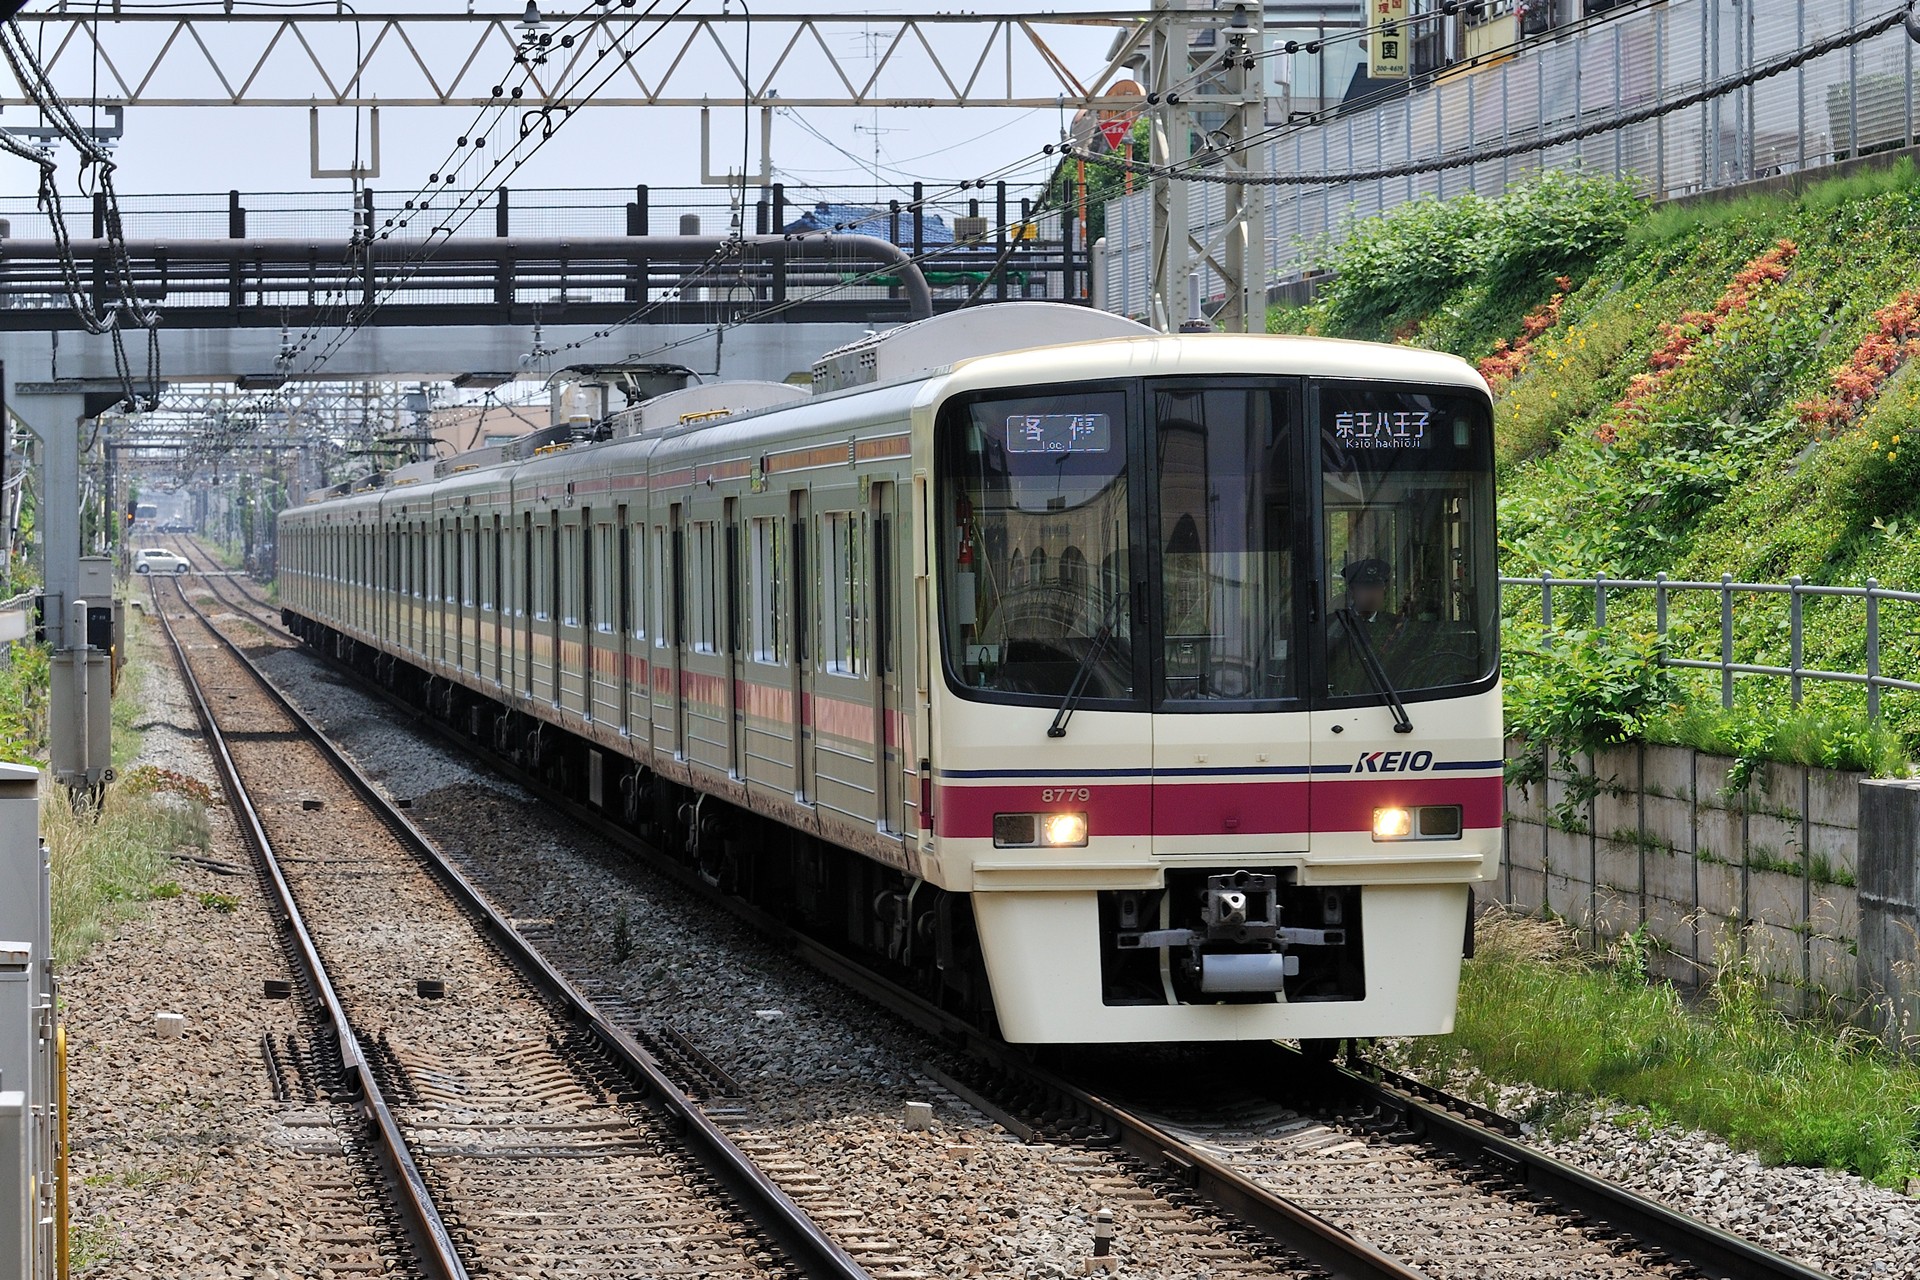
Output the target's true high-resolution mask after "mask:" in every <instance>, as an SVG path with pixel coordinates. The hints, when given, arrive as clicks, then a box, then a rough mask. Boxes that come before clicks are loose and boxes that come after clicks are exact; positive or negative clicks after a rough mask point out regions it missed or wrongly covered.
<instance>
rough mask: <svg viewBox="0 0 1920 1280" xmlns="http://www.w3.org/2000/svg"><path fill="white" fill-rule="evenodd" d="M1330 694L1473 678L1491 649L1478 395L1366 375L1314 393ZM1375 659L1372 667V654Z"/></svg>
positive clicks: (1484, 458) (1486, 445) (1492, 586)
mask: <svg viewBox="0 0 1920 1280" xmlns="http://www.w3.org/2000/svg"><path fill="white" fill-rule="evenodd" d="M1315 414H1316V417H1317V425H1318V428H1319V440H1320V447H1319V455H1320V456H1319V462H1320V477H1321V503H1320V505H1321V518H1322V520H1323V522H1324V523H1323V527H1322V530H1321V537H1320V546H1321V550H1322V554H1323V555H1324V556H1325V563H1324V565H1323V566H1322V567H1321V571H1320V572H1319V573H1318V574H1317V575H1316V576H1317V577H1318V578H1319V580H1320V581H1321V582H1322V583H1324V584H1325V586H1324V590H1325V594H1326V599H1325V601H1324V611H1325V614H1326V617H1327V619H1328V623H1327V629H1326V663H1325V668H1324V669H1325V673H1326V686H1325V696H1326V698H1327V699H1330V700H1341V699H1347V698H1363V699H1365V698H1374V697H1377V696H1378V695H1379V694H1380V693H1382V692H1383V691H1382V690H1381V688H1380V683H1381V680H1382V678H1384V680H1385V681H1386V682H1388V683H1390V684H1392V686H1393V687H1394V688H1395V689H1396V690H1398V691H1399V692H1400V693H1401V694H1402V695H1403V696H1405V695H1410V694H1415V693H1418V692H1420V691H1423V690H1434V689H1442V688H1450V687H1455V686H1459V685H1466V684H1473V683H1476V682H1478V681H1481V680H1483V679H1487V678H1489V677H1491V675H1492V674H1493V670H1494V665H1495V662H1496V660H1497V654H1496V647H1495V645H1496V635H1497V632H1496V621H1495V613H1496V610H1497V607H1498V603H1499V601H1498V590H1499V588H1498V579H1497V578H1496V576H1495V575H1496V570H1495V568H1494V563H1495V561H1494V547H1493V465H1492V463H1493V460H1492V456H1491V455H1492V445H1491V436H1492V428H1491V424H1490V423H1489V422H1488V421H1487V413H1486V406H1485V402H1484V401H1481V400H1478V399H1477V398H1475V397H1471V396H1466V395H1459V394H1442V393H1435V392H1430V391H1427V392H1423V391H1415V390H1403V389H1396V388H1381V387H1377V386H1374V385H1372V384H1367V383H1338V382H1326V383H1322V384H1320V386H1319V387H1318V388H1317V395H1316V396H1315ZM1370 665H1371V666H1372V667H1373V668H1374V669H1373V670H1372V671H1369V669H1368V668H1369V666H1370Z"/></svg>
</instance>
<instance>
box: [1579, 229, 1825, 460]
mask: <svg viewBox="0 0 1920 1280" xmlns="http://www.w3.org/2000/svg"><path fill="white" fill-rule="evenodd" d="M1799 256H1800V247H1799V246H1798V245H1796V244H1794V242H1793V241H1791V240H1786V239H1781V240H1776V241H1774V243H1773V247H1772V248H1770V249H1768V250H1767V251H1766V252H1765V253H1762V254H1760V255H1758V256H1757V257H1755V258H1753V259H1751V260H1750V261H1749V262H1748V263H1747V265H1746V266H1744V267H1742V268H1741V269H1740V272H1739V274H1737V275H1735V276H1734V277H1733V279H1732V280H1731V281H1729V282H1728V284H1727V287H1726V288H1725V289H1724V290H1723V291H1722V292H1721V294H1720V298H1719V300H1718V301H1717V302H1715V303H1714V304H1713V310H1711V311H1683V312H1681V313H1680V318H1679V319H1678V320H1669V321H1665V322H1663V323H1662V324H1661V325H1660V336H1661V338H1662V339H1663V341H1662V343H1661V344H1660V347H1659V349H1658V350H1656V351H1655V352H1654V353H1653V354H1652V355H1651V356H1649V357H1647V369H1648V372H1646V373H1636V374H1634V375H1633V377H1632V378H1630V379H1629V380H1628V381H1627V391H1626V394H1625V395H1623V396H1621V397H1620V399H1619V401H1618V402H1617V403H1616V404H1615V405H1614V406H1613V411H1614V413H1615V415H1617V416H1616V419H1615V421H1612V422H1606V423H1603V424H1601V426H1600V429H1599V431H1598V432H1597V433H1596V434H1597V435H1598V436H1599V438H1600V440H1601V442H1602V443H1604V444H1611V443H1613V441H1614V438H1615V436H1616V435H1617V434H1618V432H1619V423H1618V419H1620V418H1624V417H1627V416H1629V415H1631V414H1634V413H1636V412H1638V410H1639V408H1640V405H1641V403H1642V402H1643V401H1645V400H1646V399H1647V397H1648V396H1650V395H1652V394H1653V393H1654V392H1655V391H1657V390H1659V388H1660V386H1661V384H1662V383H1664V382H1665V381H1666V379H1667V376H1668V375H1669V374H1671V373H1672V372H1673V371H1674V370H1675V369H1678V368H1679V367H1680V366H1681V365H1683V364H1685V363H1686V362H1687V360H1688V359H1689V358H1690V357H1691V356H1692V355H1693V349H1694V348H1695V347H1696V346H1698V345H1699V343H1700V340H1701V339H1702V338H1705V337H1707V336H1708V335H1710V334H1711V333H1713V331H1714V330H1715V329H1717V328H1719V327H1720V323H1721V322H1722V321H1723V320H1725V319H1726V318H1727V317H1728V316H1731V315H1733V314H1735V313H1736V312H1740V311H1745V310H1746V309H1747V308H1748V307H1749V306H1751V305H1752V303H1753V300H1754V298H1755V296H1757V295H1758V293H1759V292H1760V289H1761V287H1762V286H1763V285H1768V284H1778V283H1779V282H1780V281H1782V280H1784V279H1786V278H1787V271H1788V269H1789V268H1790V267H1791V266H1792V265H1793V260H1794V259H1795V258H1797V257H1799Z"/></svg>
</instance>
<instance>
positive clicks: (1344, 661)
mask: <svg viewBox="0 0 1920 1280" xmlns="http://www.w3.org/2000/svg"><path fill="white" fill-rule="evenodd" d="M1340 576H1341V577H1342V578H1344V579H1345V580H1346V584H1347V604H1346V607H1345V608H1344V609H1336V610H1335V611H1334V613H1333V618H1332V620H1331V621H1330V622H1329V624H1328V627H1327V685H1328V690H1327V691H1328V692H1329V693H1331V694H1333V695H1334V696H1335V697H1342V696H1345V695H1349V694H1357V693H1373V692H1375V691H1376V688H1377V687H1376V685H1375V684H1374V682H1373V680H1372V679H1370V678H1369V677H1368V675H1367V668H1366V660H1365V658H1364V657H1363V656H1362V654H1361V651H1360V645H1359V643H1358V642H1357V640H1356V636H1364V637H1365V638H1366V641H1367V644H1368V646H1369V647H1371V648H1372V650H1373V654H1374V656H1375V657H1376V658H1378V659H1379V662H1380V666H1381V669H1382V670H1383V671H1385V672H1386V674H1387V678H1388V679H1389V680H1392V681H1394V682H1395V683H1396V684H1398V683H1399V682H1400V680H1401V677H1402V675H1403V672H1402V668H1403V667H1404V666H1405V661H1404V657H1405V655H1404V654H1403V652H1402V650H1403V649H1404V648H1405V647H1406V645H1405V642H1406V639H1407V623H1408V619H1407V618H1406V617H1404V616H1403V615H1400V614H1396V613H1390V612H1388V610H1387V593H1388V590H1389V588H1391V587H1392V585H1393V566H1391V565H1389V564H1388V563H1387V562H1386V561H1385V560H1379V559H1373V558H1369V559H1366V560H1355V561H1354V562H1353V563H1352V564H1349V565H1348V566H1347V567H1346V568H1344V569H1342V570H1341V571H1340Z"/></svg>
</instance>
